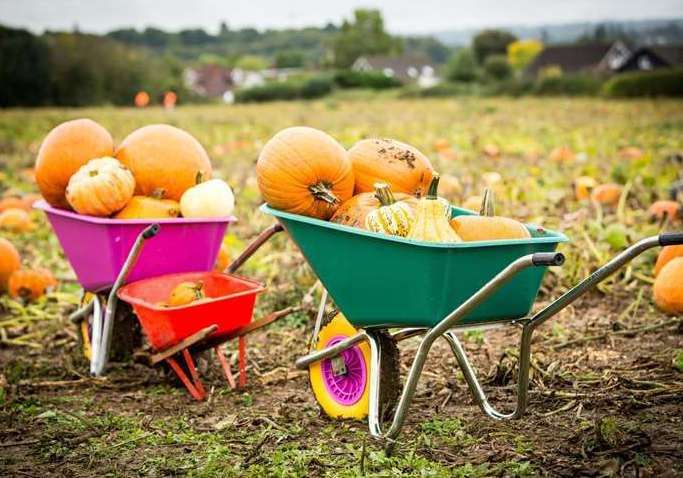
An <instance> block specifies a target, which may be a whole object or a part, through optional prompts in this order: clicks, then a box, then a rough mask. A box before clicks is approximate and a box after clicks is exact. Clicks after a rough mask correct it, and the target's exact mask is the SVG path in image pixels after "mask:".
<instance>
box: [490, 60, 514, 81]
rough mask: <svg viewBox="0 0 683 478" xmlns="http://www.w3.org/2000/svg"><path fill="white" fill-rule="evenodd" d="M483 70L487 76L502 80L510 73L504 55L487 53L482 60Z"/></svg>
mask: <svg viewBox="0 0 683 478" xmlns="http://www.w3.org/2000/svg"><path fill="white" fill-rule="evenodd" d="M484 72H485V73H486V76H487V78H490V79H493V80H504V79H506V78H509V77H510V75H512V69H511V68H510V64H509V63H508V59H507V58H506V57H505V55H489V56H488V57H486V60H485V61H484Z"/></svg>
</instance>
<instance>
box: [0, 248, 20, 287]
mask: <svg viewBox="0 0 683 478" xmlns="http://www.w3.org/2000/svg"><path fill="white" fill-rule="evenodd" d="M20 267H21V256H20V255H19V251H17V249H16V247H14V245H12V243H11V242H9V241H8V240H7V239H5V238H4V237H0V292H3V291H6V290H7V282H8V281H9V278H10V276H11V275H12V274H13V273H14V271H17V270H19V268H20Z"/></svg>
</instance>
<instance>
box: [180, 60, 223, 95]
mask: <svg viewBox="0 0 683 478" xmlns="http://www.w3.org/2000/svg"><path fill="white" fill-rule="evenodd" d="M184 77H185V84H186V85H187V87H188V88H190V89H191V90H192V91H194V92H195V93H196V94H198V95H200V96H204V97H207V98H223V97H224V95H225V94H226V92H229V91H232V89H233V86H234V81H233V78H232V70H231V69H230V68H225V67H223V66H220V65H203V66H200V67H198V68H188V69H187V70H185V74H184Z"/></svg>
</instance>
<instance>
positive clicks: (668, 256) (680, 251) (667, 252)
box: [655, 245, 683, 277]
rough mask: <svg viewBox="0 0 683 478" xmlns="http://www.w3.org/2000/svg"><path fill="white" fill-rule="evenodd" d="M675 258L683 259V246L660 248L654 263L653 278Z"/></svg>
mask: <svg viewBox="0 0 683 478" xmlns="http://www.w3.org/2000/svg"><path fill="white" fill-rule="evenodd" d="M676 257H683V245H678V246H666V247H662V250H661V251H659V255H658V256H657V262H656V263H655V277H656V276H657V275H658V274H659V272H660V271H661V270H662V268H663V267H664V266H665V265H667V264H668V263H669V261H671V260H672V259H675V258H676Z"/></svg>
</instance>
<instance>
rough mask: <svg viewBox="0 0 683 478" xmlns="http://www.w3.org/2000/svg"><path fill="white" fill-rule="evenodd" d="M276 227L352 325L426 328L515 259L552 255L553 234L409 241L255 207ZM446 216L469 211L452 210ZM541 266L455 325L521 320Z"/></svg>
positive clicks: (535, 231) (559, 237)
mask: <svg viewBox="0 0 683 478" xmlns="http://www.w3.org/2000/svg"><path fill="white" fill-rule="evenodd" d="M261 211H263V212H265V213H267V214H271V215H273V216H275V217H276V218H277V220H278V221H279V222H280V223H281V224H282V226H283V227H284V228H285V230H286V231H287V233H288V234H289V235H290V237H291V238H292V240H293V241H294V242H295V243H296V244H297V246H298V247H299V249H300V250H301V252H302V254H303V255H304V257H305V258H306V260H307V261H308V263H309V265H310V266H311V268H312V269H313V271H314V272H315V273H316V275H317V276H318V278H319V279H320V281H321V282H322V283H323V285H324V286H325V288H326V289H327V291H328V292H329V293H330V295H331V296H332V298H333V299H334V302H335V303H336V304H337V306H338V307H339V308H340V310H341V311H342V312H343V313H344V315H345V316H346V318H347V319H348V320H349V321H350V322H351V323H352V324H353V325H355V326H357V327H406V326H411V327H433V326H434V325H436V324H437V323H438V322H439V321H441V319H443V318H444V317H446V315H447V314H449V313H450V312H451V311H453V310H454V309H455V308H456V307H458V306H459V305H460V304H462V303H463V302H464V301H465V300H467V299H468V298H469V297H470V296H472V295H473V294H474V293H475V292H477V291H478V290H479V289H480V288H481V287H482V286H483V285H484V284H486V283H487V282H488V281H489V280H490V279H492V278H493V277H494V276H495V275H496V274H498V273H499V272H500V271H501V270H503V269H504V268H505V267H506V266H508V265H509V264H510V263H511V262H513V261H514V260H515V259H517V258H519V257H521V256H524V255H526V254H532V253H535V252H553V251H555V249H556V248H557V245H558V244H559V243H561V242H565V241H567V240H568V239H567V237H566V236H565V235H564V234H561V233H559V232H553V231H549V230H547V229H543V228H540V227H537V226H533V225H526V227H527V228H528V230H529V232H530V233H531V235H532V237H531V238H529V239H514V240H501V241H477V242H459V243H434V242H423V241H412V240H408V239H405V238H400V237H393V236H387V235H384V234H379V233H374V232H370V231H365V230H362V229H358V228H353V227H349V226H343V225H339V224H335V223H331V222H327V221H322V220H319V219H314V218H310V217H306V216H301V215H297V214H290V213H286V212H283V211H279V210H276V209H273V208H271V207H269V206H267V205H265V204H264V205H262V206H261ZM451 214H452V216H458V215H464V214H467V215H471V214H474V213H473V212H472V211H468V210H466V209H460V208H455V207H452V208H451ZM546 270H547V268H544V267H535V268H530V269H527V270H525V271H523V272H521V273H520V274H518V275H517V276H515V277H514V278H513V279H512V280H511V281H510V282H509V283H508V284H506V285H505V286H503V287H502V288H501V289H500V290H499V291H498V292H496V293H495V294H494V295H492V296H491V297H490V298H488V299H487V300H486V301H485V302H483V303H482V304H480V305H479V306H478V307H477V308H475V309H474V310H473V311H472V312H471V313H470V314H468V315H466V316H465V317H463V319H462V320H461V321H460V322H459V324H458V325H474V324H489V323H493V322H503V321H510V320H514V319H517V318H520V317H524V316H526V315H527V314H528V313H529V311H530V310H531V307H532V306H533V302H534V299H535V298H536V294H537V293H538V289H539V288H540V285H541V281H542V279H543V276H544V274H545V272H546Z"/></svg>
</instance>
